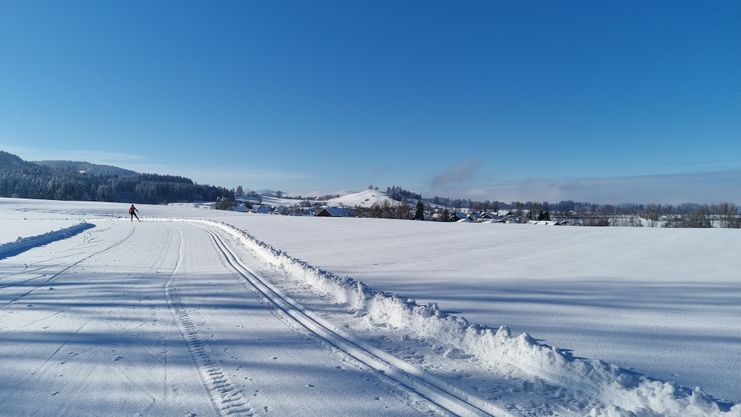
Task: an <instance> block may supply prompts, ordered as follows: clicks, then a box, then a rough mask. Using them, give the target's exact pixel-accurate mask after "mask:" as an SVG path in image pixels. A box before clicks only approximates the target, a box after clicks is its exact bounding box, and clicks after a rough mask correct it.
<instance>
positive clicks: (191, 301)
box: [0, 199, 741, 417]
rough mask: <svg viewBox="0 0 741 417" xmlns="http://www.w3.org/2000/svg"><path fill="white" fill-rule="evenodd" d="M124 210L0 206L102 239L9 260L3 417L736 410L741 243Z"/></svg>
mask: <svg viewBox="0 0 741 417" xmlns="http://www.w3.org/2000/svg"><path fill="white" fill-rule="evenodd" d="M42 207H43V209H42ZM126 208H127V205H122V204H107V203H71V202H48V201H44V202H39V201H33V200H13V199H0V214H1V215H2V216H3V217H4V218H12V217H13V216H19V215H25V214H27V213H29V212H35V213H39V214H38V215H39V216H40V217H43V216H47V217H48V218H54V219H60V218H65V219H67V220H65V221H69V220H70V219H71V220H76V221H82V220H85V219H87V220H88V221H90V222H91V223H94V224H96V226H97V227H95V228H94V229H91V230H88V231H85V232H83V233H81V234H78V235H75V236H72V237H69V238H68V239H66V240H62V241H58V242H53V243H50V244H48V245H45V246H43V247H39V248H37V249H32V250H29V251H27V252H25V253H22V254H20V255H18V256H14V257H11V258H8V259H4V260H0V302H2V306H0V309H2V311H0V357H2V358H4V359H12V361H7V360H4V363H6V364H7V365H4V366H3V368H4V369H3V375H0V386H4V387H14V388H13V390H8V389H7V388H6V389H3V390H0V409H2V410H4V411H3V412H6V413H11V414H8V415H28V414H33V413H35V414H36V415H42V416H43V415H83V414H86V413H87V414H99V415H135V414H136V413H140V414H142V415H188V413H191V415H210V414H214V410H215V409H216V410H221V411H217V412H216V414H220V415H224V414H227V413H228V412H232V414H234V415H252V414H265V415H268V413H271V414H274V415H407V414H408V415H416V414H418V413H426V412H433V413H434V412H437V413H443V414H445V411H444V410H445V409H447V410H455V411H454V412H448V413H447V414H455V415H518V416H525V415H527V416H546V415H569V416H577V415H594V416H625V417H627V416H660V415H662V416H663V415H666V416H734V417H738V416H741V405H732V404H731V403H730V402H738V400H739V397H741V396H739V395H738V391H739V389H738V387H739V381H738V378H739V372H738V371H739V363H738V360H739V356H741V355H739V349H740V348H739V345H741V342H739V340H741V337H740V332H739V327H740V326H741V325H740V324H739V320H738V317H739V314H738V313H739V302H738V301H739V293H740V291H739V282H738V279H737V278H736V275H735V274H736V273H737V271H738V270H739V268H738V267H739V266H741V265H739V262H741V261H739V259H737V258H738V257H736V256H732V254H733V253H738V249H739V248H738V245H739V244H738V241H739V239H738V236H737V235H736V234H733V233H734V232H736V231H727V230H713V231H699V230H676V229H673V230H660V229H622V228H609V229H607V228H605V229H593V228H567V227H562V228H556V227H553V228H542V227H537V226H532V225H497V224H491V225H489V224H487V225H481V224H439V223H428V222H409V221H407V222H405V221H390V220H372V219H332V218H300V217H281V216H267V215H247V214H237V213H228V212H217V211H212V210H203V209H194V208H189V207H166V206H140V207H139V209H140V213H141V217H143V219H144V222H142V223H133V224H132V223H131V222H129V219H128V218H124V219H118V218H117V217H123V215H125V213H126ZM42 210H43V213H41V212H42ZM65 216H67V217H65ZM154 216H156V217H158V218H159V220H168V219H169V220H173V219H177V220H178V221H156V222H153V221H150V220H154V219H152V217H154ZM93 219H94V221H93ZM39 221H41V220H39ZM703 232H704V233H703ZM710 232H712V233H710ZM29 235H30V234H29ZM222 239H223V242H222V243H219V242H220V241H221V240H222ZM219 248H221V249H219ZM220 251H221V252H220ZM232 252H233V253H232ZM42 272H43V273H42ZM343 275H350V276H351V277H353V278H343V277H342V276H343ZM254 280H257V281H258V283H257V284H251V285H253V286H252V287H251V286H250V285H246V282H253V281H254ZM358 280H362V281H363V282H364V283H360V282H358ZM261 285H266V286H267V287H265V288H267V289H262V290H260V289H259V288H261V287H260V286H261ZM383 290H391V291H392V292H393V293H395V294H397V295H392V294H391V293H386V292H383ZM271 291H272V292H271ZM271 294H272V295H271ZM281 294H283V295H281ZM398 295H401V296H404V297H414V298H416V299H418V300H420V302H422V301H424V302H437V303H438V304H439V305H440V308H438V307H437V305H435V304H431V305H421V304H418V303H415V302H413V301H411V300H408V299H406V298H402V297H399V296H398ZM283 300H288V301H283ZM265 303H267V304H265ZM271 303H272V304H271ZM270 305H272V306H273V307H269V306H270ZM281 306H283V307H281ZM450 313H452V314H450ZM463 317H466V318H467V319H468V320H466V319H464V318H463ZM307 323H308V324H307ZM312 323H313V324H312ZM316 323H325V324H324V325H320V324H316ZM471 323H481V324H485V325H487V326H490V327H486V326H481V325H476V324H471ZM501 324H509V325H510V328H511V329H513V330H515V332H516V333H519V332H520V331H527V332H528V334H520V335H513V334H512V332H511V331H510V330H509V328H506V327H498V326H499V325H501ZM312 326H320V327H321V326H325V327H321V328H320V329H319V330H312V329H313V327H312ZM322 329H325V330H322ZM326 329H330V330H326ZM332 329H334V330H332ZM531 335H532V336H531ZM534 338H538V339H534ZM543 338H545V339H546V342H547V343H548V344H549V345H555V346H559V347H568V348H571V349H574V350H575V351H574V353H573V354H571V353H570V352H568V351H563V350H561V349H556V348H552V347H550V346H548V345H545V344H543V343H542V342H540V341H539V340H540V339H543ZM559 340H564V341H567V342H569V341H570V342H571V343H568V344H567V343H561V342H560V341H559ZM587 351H588V352H589V353H588V354H585V352H587ZM592 353H596V354H592ZM600 353H603V354H600ZM368 355H370V356H368ZM611 355H612V356H614V357H611ZM371 356H372V358H371ZM582 356H585V357H588V358H590V359H581V358H580V357H582ZM364 358H366V359H364ZM367 358H370V359H367ZM374 358H375V359H374ZM379 358H380V359H379ZM615 358H617V360H616V359H615ZM597 359H603V360H607V362H602V361H600V360H597ZM620 359H624V360H622V361H621V360H620ZM631 361H633V362H631ZM611 363H616V364H618V365H620V366H623V367H625V366H633V367H634V368H635V370H636V371H637V372H640V373H644V374H646V375H648V376H649V377H658V378H659V379H660V380H653V379H651V378H648V377H645V376H642V375H640V374H638V373H636V372H632V371H628V370H626V369H623V368H619V367H618V366H616V365H614V364H611ZM633 363H638V364H639V366H634V365H633ZM640 364H643V365H647V366H644V367H641V366H640ZM667 375H668V377H667ZM667 380H674V381H678V383H672V382H664V381H667ZM400 382H401V383H403V384H402V385H399V383H400ZM705 382H708V383H705ZM429 384H434V385H435V386H438V387H442V388H440V389H441V391H435V390H433V391H430V389H431V388H429ZM695 385H701V386H702V387H703V389H699V388H698V389H694V390H692V389H685V388H682V386H687V387H694V386H695ZM106 387H115V389H110V388H108V389H106ZM707 393H710V394H713V395H715V396H716V398H715V399H714V398H713V397H711V396H710V395H709V394H707ZM717 398H725V399H726V400H729V401H730V402H723V401H721V402H718V401H717ZM40 399H41V400H40ZM60 407H61V408H60ZM299 410H300V411H299Z"/></svg>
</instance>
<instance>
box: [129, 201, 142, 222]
mask: <svg viewBox="0 0 741 417" xmlns="http://www.w3.org/2000/svg"><path fill="white" fill-rule="evenodd" d="M137 211H139V209H138V208H136V207H134V205H133V204H132V205H131V207H129V214H130V215H131V221H132V222H133V221H134V217H136V220H139V221H141V220H140V219H139V216H137V215H136V212H137Z"/></svg>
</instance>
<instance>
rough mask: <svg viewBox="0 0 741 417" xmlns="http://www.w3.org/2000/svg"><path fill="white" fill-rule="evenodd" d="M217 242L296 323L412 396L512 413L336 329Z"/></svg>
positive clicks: (450, 410)
mask: <svg viewBox="0 0 741 417" xmlns="http://www.w3.org/2000/svg"><path fill="white" fill-rule="evenodd" d="M204 230H205V231H207V232H208V233H209V234H210V235H211V238H212V239H213V241H214V244H215V245H216V246H217V247H218V248H219V250H220V251H221V253H222V254H223V255H224V258H225V259H226V262H227V263H228V264H229V265H230V266H231V267H232V268H233V269H234V270H235V271H236V272H237V273H239V274H240V275H241V276H242V277H243V278H244V279H245V281H246V282H247V283H249V285H250V286H251V287H253V288H254V289H255V290H256V291H258V292H259V293H260V295H261V296H262V297H263V299H264V300H265V301H266V302H269V303H271V304H272V305H273V306H275V308H276V309H277V310H279V311H280V313H282V314H283V315H284V317H287V318H290V319H291V320H292V321H293V322H295V323H296V325H298V326H300V327H302V328H304V329H305V330H306V331H307V332H309V333H311V334H313V335H315V336H316V337H317V338H319V339H321V340H322V341H323V342H325V343H327V344H328V345H330V346H332V347H334V348H336V349H337V350H339V351H340V352H342V353H343V354H346V355H348V356H349V357H351V358H353V359H354V360H356V361H358V362H359V363H361V364H362V365H363V366H365V367H367V368H368V369H370V370H373V371H375V372H377V373H378V377H379V378H381V379H384V380H386V381H387V382H389V383H391V384H392V385H394V386H396V387H397V388H398V389H401V390H403V391H404V392H405V393H406V395H408V396H410V397H416V398H420V399H422V400H424V401H426V402H428V404H429V405H430V406H432V407H433V408H434V409H435V410H436V411H438V412H439V413H441V414H450V415H456V416H492V415H494V414H496V415H500V416H504V415H509V413H507V412H505V411H504V410H502V409H499V408H497V407H495V406H494V405H493V404H489V403H486V402H484V401H481V400H480V399H478V398H476V397H473V396H470V395H468V394H466V393H464V392H462V391H460V390H458V389H456V388H455V387H453V386H450V385H448V384H446V383H445V382H443V381H440V380H436V379H434V378H432V377H431V376H429V375H425V374H424V373H423V372H422V371H420V370H419V369H416V368H414V367H413V366H411V365H409V364H407V363H405V362H403V361H401V360H399V359H397V358H395V357H393V356H391V355H388V354H386V353H385V352H382V351H380V350H378V349H375V348H372V347H370V346H367V345H363V344H361V343H360V342H358V341H357V340H356V339H354V338H353V337H352V336H350V335H348V334H345V333H344V332H342V331H340V330H338V329H336V328H334V326H332V325H331V324H329V323H327V322H325V321H323V320H322V319H321V318H320V317H317V315H315V314H313V313H312V312H310V311H307V310H306V309H305V308H304V307H303V306H301V305H300V304H298V303H296V302H295V301H294V300H292V299H291V298H290V297H288V296H286V295H285V294H283V293H282V292H281V291H280V290H278V289H276V288H275V287H274V286H273V285H271V284H270V282H269V281H267V280H265V279H263V278H261V277H260V276H259V275H257V274H256V273H255V272H253V271H252V270H250V268H249V267H247V266H245V264H244V263H243V262H242V261H241V260H240V259H239V257H238V256H237V255H235V254H234V252H233V251H232V250H231V249H230V248H229V247H228V246H227V244H226V243H225V242H224V240H223V239H222V238H221V237H220V236H219V235H218V233H216V232H214V231H210V230H207V229H206V228H204Z"/></svg>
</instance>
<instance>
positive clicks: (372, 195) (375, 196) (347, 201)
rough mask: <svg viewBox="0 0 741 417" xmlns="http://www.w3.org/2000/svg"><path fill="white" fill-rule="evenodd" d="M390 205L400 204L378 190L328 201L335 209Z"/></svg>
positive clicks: (346, 195) (351, 194)
mask: <svg viewBox="0 0 741 417" xmlns="http://www.w3.org/2000/svg"><path fill="white" fill-rule="evenodd" d="M384 203H388V204H391V205H398V204H399V202H398V201H396V200H394V199H392V198H390V197H389V196H388V195H387V194H386V193H385V192H383V191H378V190H365V191H360V192H357V193H350V194H345V195H343V196H340V197H337V198H333V199H331V200H328V201H327V204H328V205H330V206H333V207H340V206H343V207H363V208H369V207H370V206H372V205H374V204H378V205H381V204H384Z"/></svg>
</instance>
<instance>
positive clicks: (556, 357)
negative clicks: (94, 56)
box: [185, 190, 741, 417]
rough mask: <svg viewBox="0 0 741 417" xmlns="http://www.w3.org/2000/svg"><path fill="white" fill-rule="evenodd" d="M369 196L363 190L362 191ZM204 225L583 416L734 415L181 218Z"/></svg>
mask: <svg viewBox="0 0 741 417" xmlns="http://www.w3.org/2000/svg"><path fill="white" fill-rule="evenodd" d="M369 191H370V190H369ZM185 221H190V222H196V223H203V224H208V225H211V226H214V227H218V228H219V229H221V230H223V231H225V232H226V233H228V234H230V235H232V236H234V237H235V238H237V239H238V240H239V241H240V242H241V243H242V244H243V245H245V246H246V247H247V248H249V249H252V250H253V251H254V252H256V253H257V254H259V255H260V256H261V257H262V258H263V260H264V261H266V262H267V263H268V264H270V265H272V266H275V267H278V268H281V269H283V270H285V271H286V272H287V273H289V274H290V275H291V276H293V277H295V278H298V279H301V280H303V281H305V282H307V283H308V284H310V285H311V286H313V287H314V288H317V289H319V290H321V291H324V292H326V293H328V294H330V295H331V296H332V297H334V299H335V300H336V301H337V302H338V303H343V304H347V305H349V306H351V308H352V309H354V310H355V311H357V312H358V313H361V314H366V315H367V316H369V318H370V319H372V320H373V321H374V322H375V323H382V324H388V325H389V326H392V327H393V328H395V329H397V330H399V331H402V332H404V333H406V334H409V335H413V336H414V337H417V338H422V339H425V340H428V341H433V340H434V341H435V342H436V343H440V344H443V345H452V346H456V347H457V348H459V349H461V350H463V351H464V352H466V353H468V354H471V355H474V356H476V357H477V358H478V359H479V360H481V361H482V362H484V363H486V364H487V365H490V366H497V365H502V364H505V365H508V366H511V367H514V368H515V369H517V370H519V371H521V372H523V373H525V374H526V375H529V376H533V377H537V378H540V379H542V380H544V381H546V382H548V383H551V384H555V385H559V386H562V387H566V388H568V389H569V390H571V391H574V392H576V393H578V394H580V395H581V396H583V397H584V398H585V399H586V398H589V399H591V400H590V401H587V402H585V404H589V405H586V406H585V409H584V411H585V412H587V413H588V415H589V416H591V417H635V416H667V417H703V416H705V417H738V416H739V415H741V404H735V405H733V406H732V407H730V409H728V411H723V410H722V409H721V407H720V405H719V404H718V403H717V402H715V401H714V400H713V398H712V397H710V396H709V395H707V394H706V393H704V392H703V391H702V390H701V389H700V388H695V389H694V390H690V389H687V388H683V387H679V386H677V385H675V384H674V383H671V382H664V381H659V380H654V379H651V378H648V377H645V376H641V375H637V374H635V373H633V372H630V371H627V370H625V369H622V368H620V367H618V366H616V365H613V364H608V363H605V362H603V361H600V360H589V359H581V358H575V357H573V356H572V355H571V354H569V353H568V352H564V351H562V350H560V349H558V348H556V347H552V346H548V345H545V344H540V343H538V342H537V341H536V340H535V339H533V338H532V337H530V336H529V335H528V334H527V333H523V334H521V335H519V336H512V334H511V333H510V331H509V329H508V328H507V327H504V326H502V327H500V328H499V329H497V330H494V329H492V328H488V327H484V326H480V325H476V324H471V323H469V322H468V321H467V320H466V319H465V318H463V317H456V316H454V315H449V314H445V313H443V312H441V311H440V309H439V308H438V306H437V305H436V304H434V303H432V304H428V305H419V304H417V303H416V302H414V301H412V300H404V299H402V298H401V297H399V296H396V295H393V294H390V293H387V292H383V291H379V290H375V289H372V288H369V287H368V286H366V285H365V284H364V283H362V282H359V281H356V280H354V279H352V278H350V277H339V276H337V275H335V274H333V273H331V272H328V271H325V270H322V269H320V268H317V267H315V266H312V265H310V264H308V263H306V262H304V261H301V260H300V259H296V258H294V257H292V256H290V255H288V254H287V253H285V252H283V251H281V250H278V249H276V248H273V247H272V246H270V245H269V244H267V243H265V242H262V241H260V240H258V239H256V238H255V237H253V236H252V235H250V234H249V233H247V232H245V231H242V230H239V229H237V228H235V227H233V226H231V225H228V224H225V223H221V222H216V221H211V220H185Z"/></svg>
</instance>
